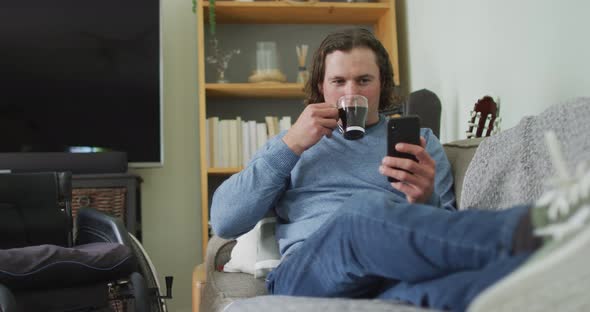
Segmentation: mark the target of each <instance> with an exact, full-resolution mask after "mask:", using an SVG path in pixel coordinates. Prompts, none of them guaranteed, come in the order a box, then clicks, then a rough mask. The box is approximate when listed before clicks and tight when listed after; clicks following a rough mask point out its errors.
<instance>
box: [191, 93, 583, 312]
mask: <svg viewBox="0 0 590 312" xmlns="http://www.w3.org/2000/svg"><path fill="white" fill-rule="evenodd" d="M588 120H590V98H577V99H572V100H569V101H566V102H563V103H560V104H557V105H553V106H551V107H549V108H548V109H546V110H545V111H543V112H542V113H541V114H539V115H537V116H525V117H523V118H522V119H521V121H520V122H519V123H518V124H517V125H516V126H515V127H512V128H510V129H508V130H505V131H503V132H501V133H500V134H498V135H495V136H491V137H488V138H477V139H466V140H459V141H454V142H450V143H446V144H444V145H443V147H444V150H445V152H446V155H447V157H448V159H449V161H450V163H451V166H452V171H453V175H454V178H455V181H454V183H455V185H454V187H455V194H456V197H457V207H458V208H459V209H467V207H478V208H480V209H503V208H507V207H510V206H512V205H516V204H523V203H531V202H534V201H535V200H536V199H538V198H539V196H540V195H541V194H542V193H543V192H545V190H546V187H547V182H548V181H551V180H552V177H554V176H555V175H556V168H555V167H554V165H553V164H552V162H551V160H550V159H551V157H549V152H548V150H547V147H546V145H545V143H544V142H545V141H544V136H545V133H546V131H551V132H553V133H554V135H555V136H556V137H557V139H558V141H559V142H560V146H561V150H562V154H563V155H562V159H563V160H564V161H565V166H566V167H568V168H567V169H569V170H568V171H569V172H570V173H573V172H575V170H579V169H577V168H576V166H579V165H581V164H583V163H587V165H590V140H588V138H587V136H586V135H585V133H589V132H590V123H588ZM482 142H483V143H482ZM578 168H579V167H578ZM560 169H563V168H560ZM235 245H236V241H234V240H225V239H222V238H219V237H216V236H214V237H212V239H211V240H210V242H209V245H208V249H207V254H206V259H205V262H204V263H203V264H201V265H199V266H197V267H196V268H195V270H194V273H193V311H202V312H209V311H228V312H232V311H257V312H264V311H322V312H329V311H397V312H401V311H427V310H426V309H421V308H418V307H412V306H408V305H404V304H402V303H397V302H392V301H380V300H366V299H345V298H308V297H285V296H268V295H266V294H267V293H266V289H265V285H264V280H263V279H256V278H254V276H253V275H251V274H245V273H224V272H222V271H221V270H220V269H221V268H222V267H223V265H225V264H226V263H227V262H228V261H229V259H230V255H231V251H232V248H234V246H235ZM584 274H587V273H585V272H584ZM551 284H552V285H557V286H555V287H577V288H579V287H580V286H579V285H578V286H567V285H562V284H560V283H553V281H552V282H551ZM559 285H561V286H559ZM584 285H588V282H587V281H586V282H585V284H584ZM497 286H498V285H497ZM499 287H501V285H500V286H499ZM582 288H586V289H587V287H586V286H583V287H582ZM486 293H489V292H488V291H486V292H484V293H482V295H481V296H479V297H478V298H476V301H478V300H479V301H480V302H481V301H482V300H480V299H488V298H487V297H490V296H487V297H486ZM492 297H493V296H492ZM550 297H551V295H550V293H545V294H544V297H543V298H535V302H534V303H535V305H536V306H537V307H543V306H544V305H543V302H547V301H549V300H550ZM537 299H539V300H541V301H539V300H537ZM559 299H560V298H557V300H559ZM570 299H572V300H575V301H573V304H574V305H575V306H577V307H585V308H582V309H581V310H587V309H588V308H590V298H588V297H587V296H582V297H580V296H578V297H576V296H573V297H572V298H569V299H568V302H570V301H571V300H570ZM543 300H546V301H543ZM484 301H485V300H484ZM570 308H572V306H571V304H570ZM546 309H547V306H545V308H542V309H541V310H546ZM556 310H561V309H556ZM574 310H580V309H574ZM581 310H580V311H581Z"/></svg>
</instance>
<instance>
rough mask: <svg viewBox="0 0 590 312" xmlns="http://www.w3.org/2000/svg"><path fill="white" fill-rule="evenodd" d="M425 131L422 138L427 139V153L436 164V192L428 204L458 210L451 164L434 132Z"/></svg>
mask: <svg viewBox="0 0 590 312" xmlns="http://www.w3.org/2000/svg"><path fill="white" fill-rule="evenodd" d="M424 130H425V131H424ZM423 131H424V132H423V133H422V136H424V138H425V139H426V151H427V152H428V154H430V157H432V159H433V160H434V161H435V162H436V175H435V177H434V192H433V193H432V196H431V197H430V200H429V201H428V204H429V205H432V206H436V207H441V208H444V209H446V210H456V208H455V191H454V187H453V173H452V171H451V163H450V162H449V159H448V158H447V155H446V154H445V151H444V149H443V147H442V145H441V144H440V141H439V140H438V138H437V137H436V136H435V135H434V134H433V133H432V130H430V129H423Z"/></svg>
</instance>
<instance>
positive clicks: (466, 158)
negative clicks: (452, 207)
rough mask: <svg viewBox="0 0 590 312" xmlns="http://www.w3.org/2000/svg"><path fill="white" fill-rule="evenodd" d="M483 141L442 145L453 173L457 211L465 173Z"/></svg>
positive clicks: (468, 140)
mask: <svg viewBox="0 0 590 312" xmlns="http://www.w3.org/2000/svg"><path fill="white" fill-rule="evenodd" d="M484 139H485V138H476V139H465V140H457V141H453V142H449V143H445V144H443V147H444V149H445V153H446V154H447V158H448V159H449V162H450V163H451V169H452V171H453V178H454V180H455V185H454V187H455V198H456V200H457V208H458V209H460V208H461V207H459V205H460V203H461V191H462V189H463V180H464V178H465V172H466V171H467V168H468V167H469V164H470V163H471V159H472V158H473V155H475V151H476V150H477V147H478V146H479V144H480V143H481V141H483V140H484Z"/></svg>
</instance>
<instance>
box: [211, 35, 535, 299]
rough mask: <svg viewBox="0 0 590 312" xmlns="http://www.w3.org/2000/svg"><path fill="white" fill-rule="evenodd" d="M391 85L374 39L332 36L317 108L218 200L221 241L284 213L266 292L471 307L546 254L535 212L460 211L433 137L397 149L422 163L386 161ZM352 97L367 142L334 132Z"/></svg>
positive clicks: (316, 83)
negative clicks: (363, 107) (385, 112)
mask: <svg viewBox="0 0 590 312" xmlns="http://www.w3.org/2000/svg"><path fill="white" fill-rule="evenodd" d="M392 81H393V76H392V70H391V63H390V62H389V58H388V55H387V52H386V51H385V49H384V48H383V46H382V45H381V43H379V41H378V40H377V39H376V38H375V37H374V36H373V35H372V34H371V33H370V32H368V31H366V30H362V29H352V30H346V31H342V32H338V33H334V34H331V35H329V36H328V37H327V38H326V39H325V40H324V41H323V42H322V44H321V45H320V47H319V49H318V51H317V52H316V54H315V55H314V59H313V65H312V76H311V79H310V80H309V82H308V85H307V91H308V95H309V97H308V103H310V104H308V105H307V106H306V108H305V109H304V111H303V112H302V114H301V115H300V117H299V118H298V119H297V121H296V122H295V124H294V125H293V126H292V127H291V129H289V131H287V132H284V133H281V134H280V135H279V136H277V137H275V138H274V139H273V140H271V141H269V142H268V144H267V145H266V146H265V147H264V148H263V149H262V150H260V151H259V152H258V153H257V155H256V156H255V157H254V158H253V160H252V161H251V162H250V164H249V165H248V166H247V168H245V169H244V170H243V171H242V172H240V173H239V174H236V175H234V176H232V177H231V178H229V179H228V180H226V181H225V182H224V183H223V184H222V185H221V186H220V187H219V188H218V189H217V191H216V192H215V194H214V197H213V202H212V208H211V224H212V226H213V230H214V231H215V233H216V234H217V235H219V236H221V237H237V236H239V235H240V234H243V233H245V232H247V231H248V230H250V229H251V228H252V227H253V226H254V225H255V224H256V222H257V221H259V220H260V219H261V218H263V217H264V216H265V215H266V214H267V213H268V212H269V211H274V212H275V213H276V214H277V218H278V223H277V227H276V237H277V239H278V243H279V247H280V251H281V255H282V261H281V264H280V265H279V266H278V267H277V268H276V269H275V270H273V271H272V272H271V273H270V274H269V275H268V277H267V281H266V282H267V288H268V290H269V293H271V294H284V295H298V296H316V297H350V298H382V299H396V300H402V301H405V302H410V303H413V304H416V305H422V306H427V307H432V308H437V309H452V310H464V309H465V308H466V307H467V305H468V304H469V303H470V302H471V301H472V300H473V298H475V296H476V295H477V294H479V293H480V292H481V291H483V290H484V289H485V288H487V287H488V286H489V285H491V284H493V283H495V282H496V281H497V280H499V279H500V278H502V277H504V276H506V275H507V274H508V273H510V272H511V271H513V270H514V269H515V268H516V267H518V266H519V265H520V264H521V263H523V262H524V261H525V260H526V259H527V258H528V257H529V255H530V254H531V252H532V251H534V250H536V249H537V248H538V247H539V246H540V240H539V239H538V238H535V237H533V235H532V229H531V223H530V217H529V214H530V207H528V206H522V207H515V208H513V209H508V210H505V211H500V212H491V211H464V212H463V211H462V212H454V210H455V208H454V201H455V199H454V195H453V190H452V185H453V180H452V176H451V171H450V165H449V162H448V160H447V158H446V156H445V154H444V151H443V149H442V147H441V145H440V143H439V142H438V140H437V139H436V137H434V135H433V134H432V132H431V131H430V130H429V129H422V130H421V136H422V138H421V146H417V145H409V144H399V145H398V146H396V149H397V150H399V151H401V152H407V153H410V154H413V155H415V156H416V158H417V160H418V161H417V162H414V161H412V160H407V159H398V158H392V157H384V156H385V146H386V129H385V118H384V117H383V116H382V115H379V113H378V111H379V109H380V108H381V109H382V108H384V107H386V106H389V105H390V104H391V98H392V88H393V82H392ZM347 94H360V95H363V96H365V97H366V98H367V99H368V102H369V103H368V104H369V109H368V117H367V130H366V134H365V136H364V137H363V138H361V139H359V140H354V141H350V140H346V139H344V138H343V136H342V135H341V134H340V133H339V132H338V130H335V129H336V127H337V120H338V112H337V109H336V106H335V103H336V100H337V99H338V98H339V97H340V96H342V95H347ZM387 177H394V178H397V179H398V180H399V181H400V182H397V183H389V182H388V181H387ZM423 204H425V205H423Z"/></svg>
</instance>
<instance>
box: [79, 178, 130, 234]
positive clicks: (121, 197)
mask: <svg viewBox="0 0 590 312" xmlns="http://www.w3.org/2000/svg"><path fill="white" fill-rule="evenodd" d="M141 182H142V179H141V177H140V176H138V175H135V174H129V173H105V174H74V175H72V208H73V209H72V210H74V214H76V212H77V210H78V209H80V208H81V207H92V208H96V209H98V210H101V211H103V212H105V213H107V214H110V215H113V216H115V217H119V218H122V219H123V220H124V222H125V226H126V227H127V230H128V231H129V233H131V234H133V235H134V236H135V237H137V239H139V240H140V241H141V205H140V202H141V200H140V198H141V197H140V195H141V193H140V184H141ZM113 209H115V210H113Z"/></svg>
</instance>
